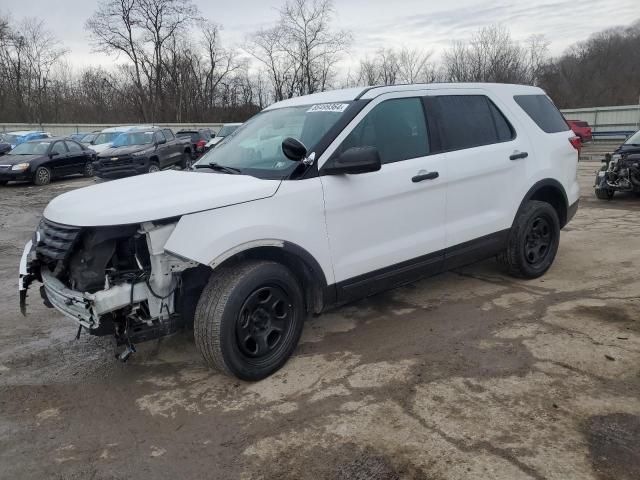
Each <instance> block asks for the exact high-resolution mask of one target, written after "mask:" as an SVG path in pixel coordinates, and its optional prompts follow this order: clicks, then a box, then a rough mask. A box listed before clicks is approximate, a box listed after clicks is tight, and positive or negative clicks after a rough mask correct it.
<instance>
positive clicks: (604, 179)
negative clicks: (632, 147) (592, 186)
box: [596, 154, 640, 193]
mask: <svg viewBox="0 0 640 480" xmlns="http://www.w3.org/2000/svg"><path fill="white" fill-rule="evenodd" d="M596 188H601V189H608V190H613V191H618V192H636V193H640V155H638V154H631V155H629V154H626V155H625V154H622V155H621V154H615V155H612V156H611V158H610V159H609V160H608V164H607V166H606V168H603V169H602V170H601V171H600V172H599V173H598V177H597V179H596Z"/></svg>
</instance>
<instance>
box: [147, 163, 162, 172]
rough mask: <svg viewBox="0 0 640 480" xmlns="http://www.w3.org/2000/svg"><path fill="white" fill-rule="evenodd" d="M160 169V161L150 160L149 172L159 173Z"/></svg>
mask: <svg viewBox="0 0 640 480" xmlns="http://www.w3.org/2000/svg"><path fill="white" fill-rule="evenodd" d="M159 171H160V165H158V162H149V167H147V173H157V172H159Z"/></svg>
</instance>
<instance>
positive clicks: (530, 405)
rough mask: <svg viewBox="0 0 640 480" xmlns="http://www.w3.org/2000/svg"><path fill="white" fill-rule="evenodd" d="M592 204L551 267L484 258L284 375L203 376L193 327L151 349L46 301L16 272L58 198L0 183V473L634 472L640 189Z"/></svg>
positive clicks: (314, 342)
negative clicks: (22, 307)
mask: <svg viewBox="0 0 640 480" xmlns="http://www.w3.org/2000/svg"><path fill="white" fill-rule="evenodd" d="M597 168H598V164H597V163H591V162H585V163H581V165H580V178H581V182H582V184H583V198H582V201H581V208H580V210H579V212H578V214H577V216H576V218H575V219H574V220H573V222H572V223H570V224H569V226H568V227H567V228H566V229H565V230H564V231H563V233H562V239H561V244H560V251H559V253H558V257H557V259H556V262H555V264H554V266H553V268H552V269H551V270H550V272H549V273H548V274H547V275H546V276H544V277H543V278H542V279H539V280H534V281H518V280H514V279H512V278H509V277H506V276H503V275H502V274H501V273H500V271H499V269H498V268H497V265H496V264H495V262H494V261H487V262H484V263H482V264H477V265H474V266H470V267H465V268H462V269H459V270H456V271H454V272H450V273H446V274H443V275H440V276H437V277H434V278H430V279H427V280H424V281H421V282H418V283H415V284H413V285H410V286H407V287H404V288H401V289H398V290H395V291H392V292H388V293H386V294H382V295H379V296H377V297H374V298H371V299H368V300H366V301H362V302H359V303H357V304H354V305H350V306H348V307H344V308H341V309H339V310H336V311H334V312H331V313H329V314H326V315H323V316H321V317H318V318H314V319H313V320H310V321H309V322H308V323H307V325H306V327H305V332H304V335H303V340H302V342H301V344H300V346H299V348H298V350H297V351H296V353H295V355H294V357H293V358H292V359H291V360H290V361H289V363H287V365H286V366H285V367H284V368H283V369H282V370H281V371H280V372H278V373H277V374H276V375H274V376H272V377H271V378H269V379H267V380H264V381H262V382H259V383H254V384H250V383H243V382H239V381H237V380H234V379H231V378H227V377H224V376H222V375H219V374H217V373H215V372H212V371H209V370H207V369H206V368H204V367H203V365H202V363H201V361H200V358H199V356H198V353H197V352H196V349H195V345H194V342H193V339H192V335H190V334H189V333H184V334H180V335H177V336H174V337H171V338H166V339H163V340H162V341H159V342H152V343H148V344H144V345H141V346H140V349H139V353H138V354H136V355H134V356H133V357H132V358H131V360H130V362H129V363H128V364H126V365H123V364H120V363H117V362H116V361H115V360H114V358H113V353H114V347H113V344H112V342H111V340H110V339H106V338H94V337H90V336H88V335H83V336H82V337H81V338H80V340H78V341H76V340H75V339H74V336H75V333H76V328H75V327H74V326H73V325H72V324H71V323H70V322H69V321H68V320H66V319H65V318H64V317H63V316H62V315H60V314H58V313H57V312H55V311H54V310H49V309H47V308H45V307H44V306H43V305H42V304H41V301H40V300H39V298H38V294H37V291H35V290H34V291H32V293H31V297H30V305H29V310H30V315H29V316H28V317H27V318H23V317H22V316H21V315H20V313H19V311H18V298H17V294H16V286H17V278H16V277H17V268H18V260H19V256H20V253H21V251H22V247H23V244H24V243H25V241H26V240H28V239H29V238H30V236H31V233H32V231H33V229H34V227H35V226H36V224H37V222H38V219H39V217H40V215H41V213H42V210H43V209H44V207H45V205H46V203H47V202H48V201H49V200H50V199H51V198H52V197H54V196H56V195H58V194H60V193H62V192H64V191H66V190H69V189H73V188H77V187H81V186H83V185H86V184H88V183H90V182H89V181H88V180H85V179H75V180H66V181H60V182H55V183H54V184H53V185H50V186H48V187H43V188H41V187H33V186H28V185H16V186H11V185H10V186H9V187H4V188H0V202H1V205H2V208H1V209H0V224H1V229H0V252H1V253H2V257H1V258H0V272H1V273H0V282H1V283H0V286H1V287H2V288H1V289H0V477H1V478H7V479H15V478H64V479H67V478H69V479H87V478H89V479H119V478H132V477H135V478H140V479H147V478H154V479H157V478H181V479H187V478H189V479H191V478H193V479H202V478H212V479H236V478H239V479H272V478H278V479H313V480H317V479H340V480H347V479H349V480H356V479H357V480H364V479H373V480H391V479H509V480H512V479H525V478H526V479H552V478H553V479H562V480H570V479H580V480H587V479H616V480H630V479H638V478H640V375H639V372H640V321H639V316H640V300H638V295H639V293H640V274H639V273H638V272H639V271H638V266H639V263H638V258H640V199H639V198H635V197H629V198H622V197H619V198H618V197H617V198H616V199H615V200H613V201H612V202H601V201H598V200H596V199H595V197H594V196H593V190H592V188H591V184H592V180H593V172H594V171H595V170H596V169H597Z"/></svg>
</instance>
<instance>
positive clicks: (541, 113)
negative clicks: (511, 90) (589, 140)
mask: <svg viewBox="0 0 640 480" xmlns="http://www.w3.org/2000/svg"><path fill="white" fill-rule="evenodd" d="M513 99H514V100H515V101H516V103H517V104H518V105H520V108H522V109H523V110H524V111H525V112H526V113H527V115H529V117H531V119H532V120H533V121H534V122H536V124H537V125H538V126H539V127H540V128H541V129H542V130H543V131H545V132H546V133H558V132H566V131H567V130H570V128H569V125H568V124H567V122H566V121H565V119H564V117H563V116H562V114H561V113H560V111H559V110H558V109H557V108H556V106H555V105H554V104H553V102H552V101H551V99H550V98H549V97H547V96H546V95H515V96H514V97H513Z"/></svg>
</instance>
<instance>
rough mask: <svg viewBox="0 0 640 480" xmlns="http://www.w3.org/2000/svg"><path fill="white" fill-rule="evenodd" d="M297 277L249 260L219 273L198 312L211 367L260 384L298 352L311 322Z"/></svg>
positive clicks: (199, 341)
mask: <svg viewBox="0 0 640 480" xmlns="http://www.w3.org/2000/svg"><path fill="white" fill-rule="evenodd" d="M299 283H300V282H299V281H298V280H297V279H296V277H295V276H294V275H293V274H292V273H291V271H289V269H287V268H286V267H284V266H283V265H281V264H279V263H276V262H271V261H246V262H243V263H240V264H236V265H232V266H229V267H223V269H222V270H221V271H220V272H215V273H214V274H213V275H212V277H211V280H210V281H209V283H208V285H207V286H206V287H205V288H204V290H203V292H202V295H201V296H200V300H199V301H198V305H197V307H196V313H195V320H194V335H195V340H196V345H197V346H198V350H200V353H201V354H202V356H203V358H204V360H205V362H206V363H207V365H209V366H210V367H213V368H216V369H218V370H220V371H222V372H224V373H226V374H228V375H235V376H236V377H238V378H240V379H242V380H249V381H256V380H261V379H263V378H265V377H268V376H269V375H271V374H272V373H274V372H275V371H277V370H278V369H280V368H281V367H282V366H283V365H284V364H285V362H286V361H287V360H288V358H289V357H290V356H291V354H292V353H293V351H294V349H295V348H296V345H297V344H298V340H299V339H300V335H301V333H302V327H303V324H304V319H305V309H304V300H303V294H302V290H301V289H300V286H299Z"/></svg>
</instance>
